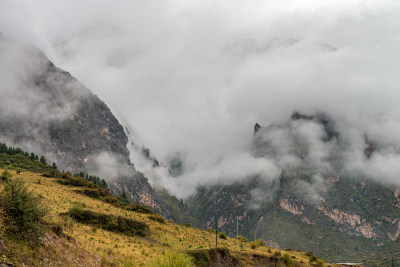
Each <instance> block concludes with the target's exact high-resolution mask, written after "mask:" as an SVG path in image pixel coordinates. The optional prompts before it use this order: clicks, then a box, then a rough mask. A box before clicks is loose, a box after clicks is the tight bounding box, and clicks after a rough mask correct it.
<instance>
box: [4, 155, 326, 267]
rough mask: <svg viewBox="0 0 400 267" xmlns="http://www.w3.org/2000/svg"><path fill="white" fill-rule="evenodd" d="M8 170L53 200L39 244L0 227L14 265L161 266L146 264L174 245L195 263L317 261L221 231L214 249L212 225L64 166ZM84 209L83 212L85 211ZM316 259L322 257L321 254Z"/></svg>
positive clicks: (21, 159) (18, 159) (45, 200)
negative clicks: (128, 198) (117, 192)
mask: <svg viewBox="0 0 400 267" xmlns="http://www.w3.org/2000/svg"><path fill="white" fill-rule="evenodd" d="M2 155H3V154H2V153H0V156H2ZM9 156H10V159H11V160H12V161H13V162H14V164H13V165H15V167H21V166H27V167H29V168H31V167H32V166H34V167H35V168H33V169H34V170H46V169H47V170H48V168H49V167H48V166H47V167H46V165H45V164H42V163H40V162H39V161H33V162H31V163H32V164H31V165H32V166H31V165H29V166H28V165H26V164H25V163H26V162H27V161H29V157H28V156H24V155H20V154H17V155H9ZM3 164H4V163H0V174H1V175H3V174H4V172H3V169H2V167H3V166H4V165H3ZM18 165H19V166H18ZM8 173H9V174H11V175H8V178H7V179H8V180H9V181H12V180H17V179H22V180H23V181H24V182H25V183H26V184H27V185H28V187H29V189H30V190H32V191H33V192H34V193H35V194H37V195H39V196H40V199H41V204H43V205H44V206H46V207H47V208H48V215H47V216H46V217H45V220H46V222H45V225H48V226H49V227H48V228H50V229H49V230H48V231H47V232H46V233H45V234H44V236H42V237H41V238H40V242H41V245H40V246H37V247H32V246H30V245H29V243H28V244H27V243H24V242H21V240H19V239H14V238H13V237H12V236H9V235H7V234H5V235H3V234H1V235H0V265H1V264H2V262H3V261H4V260H5V261H9V262H10V261H11V262H12V263H14V264H16V266H42V265H44V266H159V265H158V264H157V263H155V264H153V265H148V264H149V263H152V262H153V261H154V260H155V259H157V258H158V257H159V258H160V260H159V262H160V261H161V263H164V261H165V259H166V257H168V255H171V252H172V253H180V255H181V256H180V257H182V255H185V257H186V258H188V259H191V260H192V261H193V262H194V263H195V265H194V266H286V265H287V264H286V263H288V264H291V265H294V266H315V265H316V263H318V261H317V259H316V258H315V257H313V255H311V254H309V253H308V254H306V253H303V252H299V251H280V250H277V249H273V248H272V249H271V248H268V247H265V246H262V245H261V246H260V245H259V244H258V245H257V246H253V247H252V244H251V243H250V242H247V241H246V240H244V239H241V240H238V239H234V238H230V237H224V236H223V235H222V238H220V239H219V240H218V249H216V248H215V233H213V232H211V231H205V230H200V229H196V228H192V227H190V226H187V225H176V224H174V223H172V222H170V221H166V220H164V219H163V218H162V217H161V216H159V215H156V214H153V213H151V212H149V210H148V209H146V208H143V209H142V210H132V209H129V208H126V207H129V206H121V205H120V204H118V203H115V202H110V201H109V199H104V198H100V197H98V196H96V195H94V194H92V193H91V194H90V195H88V192H95V191H96V190H98V189H99V188H96V187H94V186H93V184H92V183H90V182H89V183H88V182H87V181H85V180H84V179H83V178H79V177H71V176H69V175H67V174H61V173H59V174H60V176H59V177H57V175H55V176H54V177H45V176H43V175H42V174H41V173H33V172H29V171H23V172H22V173H21V174H16V171H14V170H9V171H8ZM10 176H11V177H10ZM46 176H49V175H46ZM9 181H4V180H3V179H0V192H4V191H2V190H3V189H4V188H5V187H6V184H7V183H8V182H9ZM71 182H73V183H74V184H71ZM1 196H3V195H1ZM124 207H125V208H124ZM1 208H2V206H1V205H0V209H1ZM1 211H2V213H1V215H2V216H1V217H0V231H2V230H3V229H4V226H5V227H6V228H5V229H8V228H7V227H8V226H7V223H6V222H8V221H7V220H5V219H7V216H8V215H7V213H6V212H3V210H1ZM82 213H84V214H85V216H81V215H80V214H82ZM67 214H68V215H69V216H66V215H67ZM88 216H101V218H103V220H89V219H88ZM129 221H130V222H134V227H136V228H135V229H138V228H139V227H144V229H145V231H144V232H136V231H121V229H124V228H125V227H126V225H124V224H123V223H120V222H129ZM3 223H4V224H3ZM115 225H118V226H119V227H118V228H116V227H115ZM135 229H131V230H135ZM0 233H1V232H0ZM319 263H320V265H321V264H322V263H323V261H319ZM179 266H189V265H179ZM190 266H193V265H190Z"/></svg>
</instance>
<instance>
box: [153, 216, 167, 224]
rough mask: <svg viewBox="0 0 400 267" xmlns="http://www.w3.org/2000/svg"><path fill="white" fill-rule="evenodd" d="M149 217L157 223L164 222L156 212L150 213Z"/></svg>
mask: <svg viewBox="0 0 400 267" xmlns="http://www.w3.org/2000/svg"><path fill="white" fill-rule="evenodd" d="M149 219H150V220H153V221H156V222H159V223H163V224H165V219H164V218H163V217H162V216H161V215H158V214H152V215H150V216H149Z"/></svg>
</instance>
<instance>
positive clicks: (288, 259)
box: [283, 254, 293, 266]
mask: <svg viewBox="0 0 400 267" xmlns="http://www.w3.org/2000/svg"><path fill="white" fill-rule="evenodd" d="M283 262H284V263H285V265H286V266H292V265H293V259H292V257H290V255H289V254H283Z"/></svg>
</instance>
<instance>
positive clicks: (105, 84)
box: [0, 0, 400, 195]
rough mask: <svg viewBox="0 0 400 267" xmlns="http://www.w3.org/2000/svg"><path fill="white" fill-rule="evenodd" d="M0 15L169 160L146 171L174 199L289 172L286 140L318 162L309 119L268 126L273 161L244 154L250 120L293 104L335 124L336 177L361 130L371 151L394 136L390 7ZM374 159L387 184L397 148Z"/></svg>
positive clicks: (18, 4) (69, 8) (133, 8)
mask: <svg viewBox="0 0 400 267" xmlns="http://www.w3.org/2000/svg"><path fill="white" fill-rule="evenodd" d="M0 10H1V11H0V32H3V33H4V34H6V35H8V36H11V37H13V38H15V39H18V40H21V41H25V42H27V43H32V44H34V45H35V46H37V47H39V48H40V49H41V50H43V51H44V52H45V53H46V54H47V55H48V56H49V57H50V58H51V60H53V61H54V62H55V63H56V64H57V65H58V66H60V67H62V68H63V69H66V70H68V71H70V72H72V74H73V75H74V76H76V77H77V78H78V79H79V80H80V81H82V82H83V83H84V84H85V85H87V86H88V87H89V88H90V89H91V90H93V91H94V92H95V93H96V94H98V95H99V96H100V97H101V98H102V99H103V100H105V102H106V103H108V104H109V105H110V106H111V108H112V110H113V111H114V112H115V113H116V114H117V116H118V118H120V119H122V120H124V121H126V123H127V124H128V125H129V126H130V127H131V128H132V134H133V135H134V136H135V138H134V141H135V142H136V143H140V144H145V145H146V146H147V147H150V148H151V151H152V153H153V154H154V156H155V157H157V158H158V159H159V160H160V161H164V162H168V160H169V159H170V158H171V156H174V155H176V154H179V155H181V157H182V158H183V159H184V165H185V170H184V173H183V174H182V175H181V176H180V177H177V178H174V179H170V177H169V178H168V177H167V176H168V175H166V174H165V171H163V173H164V174H154V177H156V176H157V177H161V178H157V179H158V180H161V181H162V182H163V183H165V184H166V185H167V186H169V187H170V189H171V190H172V189H173V190H175V191H176V192H178V193H180V194H182V195H185V194H187V192H191V191H193V188H195V187H196V186H197V185H198V183H199V182H200V181H201V182H204V183H211V182H219V181H226V182H228V181H232V180H243V179H245V178H246V177H247V176H248V175H253V174H258V175H260V174H261V175H266V176H265V178H266V179H270V177H272V176H274V175H275V174H276V171H277V170H278V169H280V168H282V167H284V165H285V164H298V159H297V158H296V157H293V153H291V149H292V147H291V145H292V144H291V142H293V141H291V140H290V138H292V137H296V138H299V140H302V139H303V140H306V141H305V142H306V144H307V146H309V149H310V153H309V154H308V157H309V160H310V161H312V162H315V163H316V164H317V165H318V166H319V167H320V168H329V167H330V166H329V164H328V163H327V162H328V161H326V160H325V159H326V158H327V157H330V156H332V155H331V154H332V153H330V154H329V153H328V151H329V152H332V151H334V150H335V149H336V148H339V146H337V144H335V143H334V142H335V141H332V142H330V143H324V142H321V141H320V137H321V136H320V134H322V133H323V132H321V128H320V126H318V125H314V124H313V123H309V124H308V125H303V124H301V125H295V123H293V125H292V126H291V127H292V130H291V131H286V130H285V131H283V132H282V131H280V130H279V129H276V130H274V131H272V132H271V134H273V135H274V138H272V137H270V139H271V140H270V142H272V143H274V142H275V143H276V144H275V145H274V146H273V147H275V148H276V152H275V153H277V155H280V157H277V158H276V159H271V158H264V159H259V158H255V157H254V156H252V155H250V154H249V150H250V148H251V146H252V138H253V132H252V127H253V125H254V123H256V122H261V123H262V124H264V125H271V124H282V123H285V122H286V121H287V118H288V117H289V116H290V114H291V113H292V112H293V111H294V110H299V111H302V112H304V113H308V114H315V113H318V112H325V113H327V114H329V115H330V116H331V117H332V118H333V119H334V120H335V121H336V122H337V127H338V129H340V130H341V132H342V135H343V137H342V140H343V142H345V140H347V143H348V145H349V146H351V147H352V148H354V149H348V150H346V151H348V152H346V153H344V156H346V157H347V158H348V159H349V160H352V159H353V158H355V159H358V160H355V161H354V164H353V165H354V166H349V169H351V168H356V169H363V166H364V165H365V162H368V163H370V162H369V161H366V159H365V158H363V154H362V153H363V152H362V146H363V145H364V144H365V143H364V141H363V136H364V133H367V134H368V136H369V137H370V138H371V139H373V140H379V141H380V142H381V143H382V146H384V147H391V146H394V144H397V143H399V141H400V140H399V138H400V135H399V132H400V131H399V130H400V120H399V116H398V114H400V110H399V105H398V103H399V101H400V91H399V90H398V84H399V83H400V76H399V75H398V62H399V55H400V54H399V53H398V47H399V43H400V39H399V38H398V37H397V36H398V34H397V33H398V32H399V30H400V29H399V28H400V6H399V4H398V3H397V2H396V1H379V2H378V1H361V0H360V1H333V0H331V1H322V2H321V1H315V0H304V1H296V2H295V3H294V2H293V1H256V0H251V1H239V0H234V1H190V2H187V1H179V0H167V1H158V0H149V1H113V2H110V1H94V0H92V1H85V2H82V1H77V0H70V1H57V2H54V1H50V0H39V1H35V2H34V3H33V2H31V1H3V2H1V4H0ZM294 133H295V136H293V134H294ZM281 134H282V135H281ZM285 135H289V136H285ZM355 136H357V138H355ZM136 137H138V138H136ZM137 140H139V141H137ZM280 142H285V143H282V147H280V148H279V144H280ZM352 142H354V143H352ZM357 145H359V147H356V146H357ZM277 148H279V149H277ZM289 152H290V153H289ZM380 153H382V154H378V153H377V154H376V156H373V157H372V158H371V159H370V160H372V161H373V162H374V164H372V165H370V166H369V168H372V167H374V171H371V172H370V173H373V174H374V175H376V176H379V178H377V179H383V180H384V181H392V182H395V183H397V184H399V183H400V182H399V180H398V178H396V177H395V175H394V171H392V170H395V168H394V167H393V166H395V165H396V162H397V160H398V159H397V157H396V154H395V153H394V152H391V154H390V153H389V154H388V153H386V152H380ZM379 155H381V156H379ZM386 156H389V157H388V158H386ZM386 159H388V160H386ZM241 162H242V163H241ZM383 163H388V164H389V163H392V164H389V165H380V164H383ZM137 164H139V165H141V164H140V163H137ZM326 164H328V165H326ZM363 164H364V165H363ZM350 165H351V164H350ZM367 165H368V164H367ZM237 166H240V168H238V167H237ZM380 166H385V168H386V167H388V168H391V169H390V170H389V169H388V170H385V169H384V168H382V167H380ZM138 168H139V166H138ZM366 169H368V168H366ZM139 170H140V169H139ZM253 170H256V171H253ZM267 173H269V174H268V175H267ZM229 176H230V177H229ZM162 177H164V178H162ZM385 177H392V178H385ZM167 178H168V180H164V181H163V179H167ZM157 179H155V180H157ZM169 183H171V184H170V185H169Z"/></svg>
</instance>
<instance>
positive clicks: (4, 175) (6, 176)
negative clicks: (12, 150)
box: [0, 170, 12, 182]
mask: <svg viewBox="0 0 400 267" xmlns="http://www.w3.org/2000/svg"><path fill="white" fill-rule="evenodd" d="M11 177H12V174H11V173H10V172H9V171H8V170H4V171H3V173H2V174H1V176H0V180H1V181H6V182H7V181H9V180H10V178H11Z"/></svg>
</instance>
